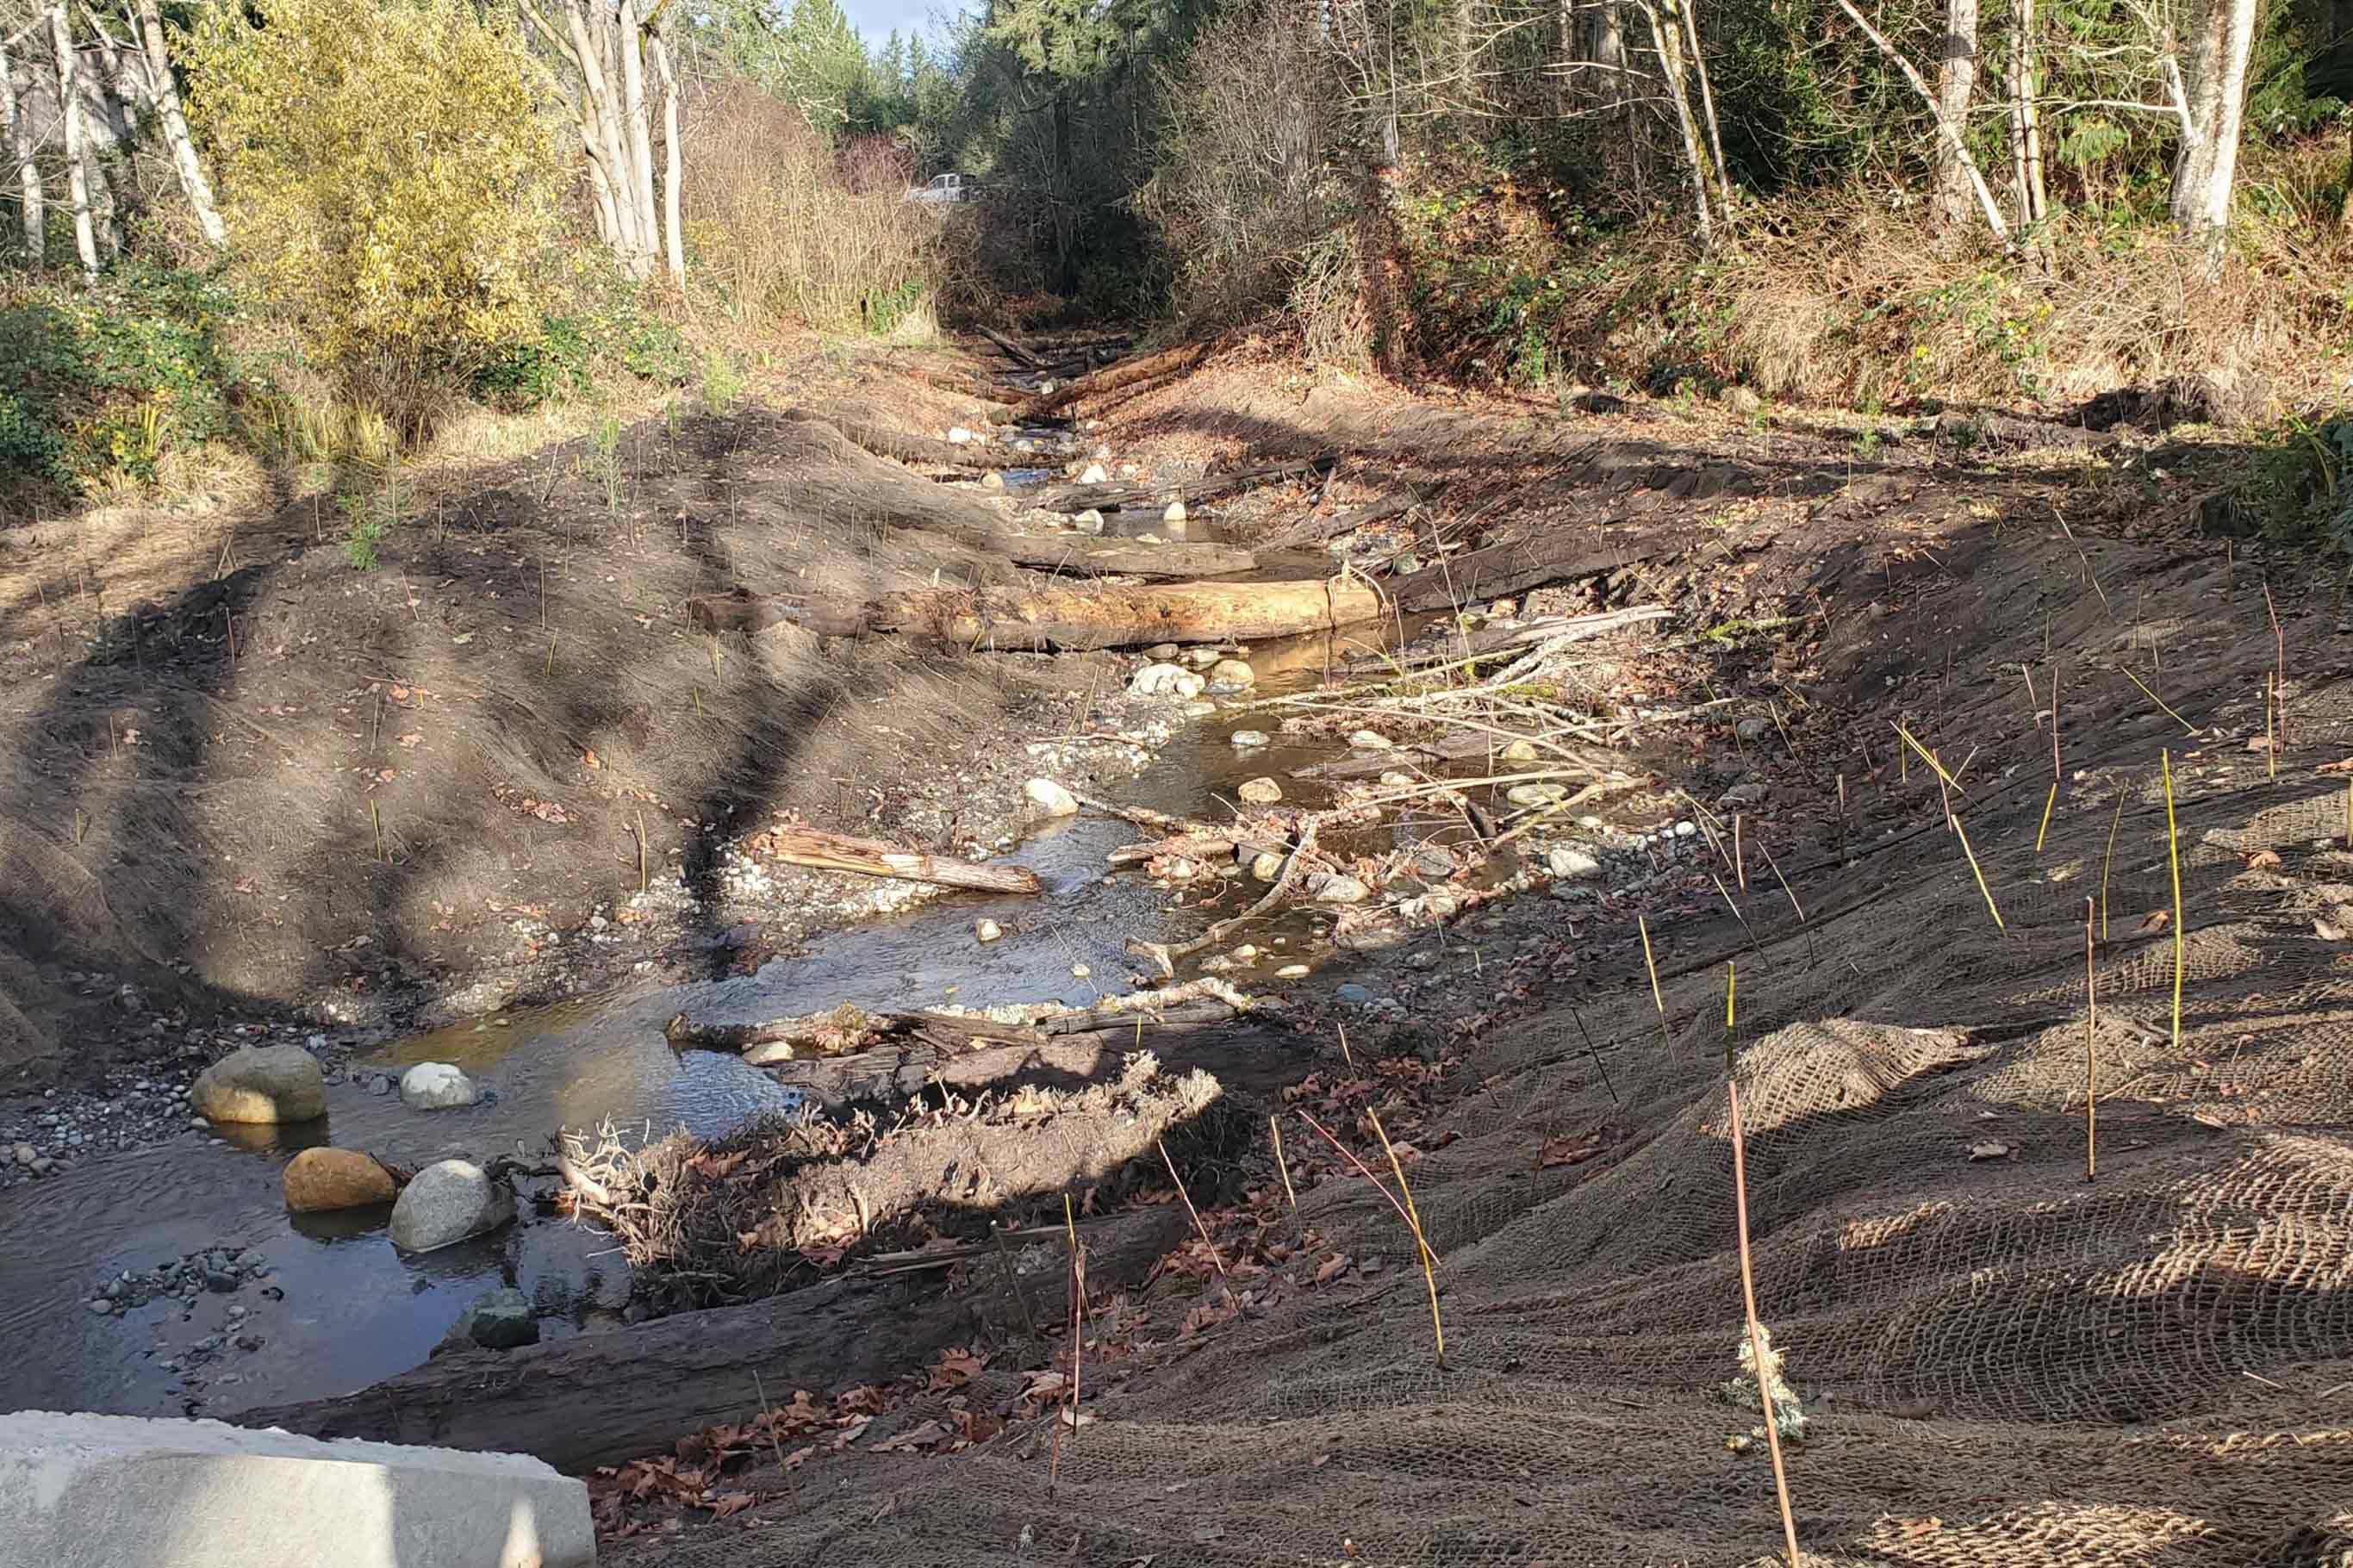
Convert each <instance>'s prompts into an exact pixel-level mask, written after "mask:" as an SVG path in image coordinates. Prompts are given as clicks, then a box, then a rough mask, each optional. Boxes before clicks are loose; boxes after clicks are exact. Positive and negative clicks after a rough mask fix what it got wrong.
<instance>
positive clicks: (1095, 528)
mask: <svg viewBox="0 0 2353 1568" xmlns="http://www.w3.org/2000/svg"><path fill="white" fill-rule="evenodd" d="M1071 527H1072V528H1075V529H1077V530H1078V531H1080V532H1081V533H1084V534H1088V535H1094V534H1099V533H1101V532H1102V531H1103V513H1101V512H1099V511H1097V510H1095V509H1094V508H1092V507H1089V508H1087V510H1084V511H1082V512H1081V513H1079V515H1078V516H1076V517H1074V518H1072V519H1071Z"/></svg>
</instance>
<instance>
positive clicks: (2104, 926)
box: [2100, 784, 2126, 942]
mask: <svg viewBox="0 0 2353 1568" xmlns="http://www.w3.org/2000/svg"><path fill="white" fill-rule="evenodd" d="M2125 793H2126V792H2125V789H2124V786H2123V785H2121V784H2119V785H2117V786H2116V811H2115V813H2114V814H2113V815H2111V816H2109V818H2108V852H2107V854H2106V856H2105V858H2102V860H2101V861H2100V940H2101V941H2102V942H2105V941H2107V940H2108V873H2109V872H2111V871H2113V870H2115V869H2116V824H2118V823H2120V822H2122V821H2123V820H2124V819H2125Z"/></svg>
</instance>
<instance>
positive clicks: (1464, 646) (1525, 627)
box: [1337, 605, 1674, 679]
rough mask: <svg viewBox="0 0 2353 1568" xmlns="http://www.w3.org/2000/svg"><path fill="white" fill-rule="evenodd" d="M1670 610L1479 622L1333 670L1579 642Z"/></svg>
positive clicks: (1378, 670)
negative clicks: (1471, 628)
mask: <svg viewBox="0 0 2353 1568" xmlns="http://www.w3.org/2000/svg"><path fill="white" fill-rule="evenodd" d="M1673 613H1674V612H1673V611H1672V610H1670V609H1669V608H1667V606H1666V605H1628V606H1627V607H1626V608H1625V609H1622V610H1604V611H1601V612H1599V614H1596V615H1590V616H1538V617H1537V618H1536V619H1535V620H1533V621H1525V622H1523V623H1522V624H1520V625H1519V626H1485V627H1482V628H1481V629H1480V630H1478V631H1475V632H1472V633H1470V634H1469V635H1468V636H1465V637H1449V638H1447V639H1446V640H1444V641H1442V642H1438V643H1432V644H1431V645H1430V646H1429V647H1419V648H1410V649H1409V648H1400V649H1398V651H1397V652H1395V653H1391V654H1383V655H1381V656H1380V657H1379V658H1358V659H1351V660H1349V661H1348V662H1347V663H1346V664H1344V665H1342V666H1340V667H1339V670H1338V672H1337V673H1339V674H1341V675H1344V676H1347V677H1350V678H1352V679H1353V678H1355V677H1358V676H1368V675H1369V676H1386V675H1394V674H1396V673H1397V672H1398V671H1399V670H1401V669H1404V670H1412V669H1421V668H1427V667H1428V666H1430V665H1433V664H1457V663H1460V662H1461V661H1462V660H1463V659H1466V658H1483V657H1484V656H1486V655H1488V654H1491V653H1506V652H1509V651H1511V650H1513V649H1515V648H1530V647H1543V646H1544V645H1545V644H1546V643H1560V644H1564V645H1565V644H1567V643H1572V642H1581V641H1584V640H1585V639H1586V638H1588V637H1602V636H1604V635H1606V634H1608V633H1609V632H1614V631H1619V630H1621V629H1623V628H1624V627H1627V626H1639V625H1641V624H1642V623H1643V622H1645V621H1657V620H1664V619H1665V618H1666V617H1667V616H1670V615H1672V614H1673Z"/></svg>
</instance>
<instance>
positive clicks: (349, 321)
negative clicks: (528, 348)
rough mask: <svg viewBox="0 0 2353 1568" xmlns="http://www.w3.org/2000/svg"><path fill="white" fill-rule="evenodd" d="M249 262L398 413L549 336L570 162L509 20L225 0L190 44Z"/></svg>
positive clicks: (425, 1) (326, 367) (294, 1)
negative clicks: (545, 331) (255, 7)
mask: <svg viewBox="0 0 2353 1568" xmlns="http://www.w3.org/2000/svg"><path fill="white" fill-rule="evenodd" d="M185 64H186V68H187V72H188V77H189V89H190V90H189V95H188V113H189V118H190V120H191V121H194V122H195V126H196V128H197V130H198V132H199V134H201V135H202V136H204V137H205V138H206V140H207V141H209V142H210V143H211V155H212V157H213V159H214V161H215V165H216V170H217V174H218V182H219V185H220V195H221V206H222V212H223V216H224V217H225V218H226V219H227V223H228V226H229V231H230V239H231V244H232V247H233V249H234V254H235V265H236V266H237V268H238V269H239V270H240V271H241V273H242V274H243V275H244V280H245V281H246V282H247V284H248V291H249V293H250V295H251V297H253V298H254V299H256V300H259V301H261V302H263V303H264V304H265V305H266V306H267V307H270V308H274V309H276V310H280V311H283V312H284V313H285V314H286V316H287V317H288V318H289V319H290V322H291V324H292V325H293V327H294V329H295V331H296V332H297V334H298V335H299V337H300V340H301V344H302V347H303V351H304V353H305V355H306V357H307V358H308V359H309V360H310V362H311V364H312V365H313V366H315V367H316V368H318V369H320V370H322V371H323V372H325V373H327V374H330V375H332V376H333V377H334V378H336V379H337V380H338V381H339V382H340V383H341V384H343V388H344V390H345V391H346V393H347V394H348V395H354V396H357V397H361V398H364V399H367V400H369V401H373V402H375V403H376V404H377V405H379V406H382V407H383V408H384V409H385V412H386V413H387V414H389V415H391V416H394V417H395V418H396V420H399V421H404V422H405V421H407V420H410V419H414V418H416V417H417V416H419V415H420V414H421V413H422V411H423V409H424V408H425V407H426V406H427V405H428V402H429V399H430V398H431V397H432V396H433V395H435V394H437V393H438V392H440V391H444V390H446V389H447V388H448V387H449V386H450V385H452V384H457V383H462V382H463V381H464V380H465V378H466V377H468V376H469V375H470V374H472V373H473V372H474V371H475V370H476V369H477V368H478V367H479V366H480V365H481V364H482V363H485V362H486V361H488V360H489V359H490V358H491V357H492V356H493V355H495V354H496V353H498V352H499V351H500V350H501V349H502V348H504V347H506V346H508V345H510V344H512V343H515V342H522V341H526V340H528V339H530V338H531V337H532V336H533V333H535V332H536V331H537V330H538V327H539V322H540V314H541V309H542V306H543V289H544V282H543V280H544V279H547V278H548V277H550V276H552V275H553V273H554V268H550V267H549V266H548V261H549V252H550V249H551V247H553V246H554V243H555V241H556V239H557V235H558V227H557V215H558V201H557V197H558V192H559V189H560V182H561V179H562V177H563V171H564V165H563V162H562V158H561V154H560V153H559V149H558V144H557V142H555V140H554V134H553V131H552V125H553V121H551V119H550V117H549V116H547V115H546V114H544V113H543V107H544V106H543V103H542V101H541V99H540V95H539V92H538V90H537V89H536V88H535V85H534V84H535V81H536V79H535V78H534V76H533V72H532V66H531V62H530V61H529V60H528V58H526V57H525V55H524V54H523V52H522V44H521V41H520V40H519V39H518V38H517V37H515V35H514V32H513V30H512V27H511V26H503V25H501V23H500V22H499V21H496V20H492V19H489V18H486V17H485V16H484V15H483V14H482V13H481V12H480V11H479V10H477V9H476V7H475V6H474V5H471V4H470V3H468V0H270V4H269V5H268V7H267V8H266V15H265V16H256V15H255V14H254V13H252V12H250V11H248V9H247V8H246V7H244V6H241V5H234V4H216V5H212V6H210V7H208V8H207V9H206V14H205V17H204V20H203V21H202V22H201V23H200V24H199V25H198V26H197V27H196V29H195V33H194V35H193V37H191V38H190V40H189V47H188V48H187V52H186V56H185Z"/></svg>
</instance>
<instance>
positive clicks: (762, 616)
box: [686, 587, 875, 637]
mask: <svg viewBox="0 0 2353 1568" xmlns="http://www.w3.org/2000/svg"><path fill="white" fill-rule="evenodd" d="M686 618H687V620H688V622H689V623H690V624H691V626H693V627H694V629H695V630H697V631H700V632H709V633H712V634H714V635H718V636H725V635H727V634H729V633H733V632H742V633H744V635H745V636H748V637H756V636H758V635H759V634H760V633H762V632H765V631H769V630H772V629H773V628H775V627H776V626H799V627H800V628H802V629H803V630H805V631H811V632H815V633H816V634H818V636H819V637H864V636H866V635H867V634H868V633H869V632H871V631H873V630H874V629H875V626H874V618H873V616H872V614H871V612H870V611H869V610H868V608H867V606H866V605H862V604H860V603H858V602H857V601H855V600H851V599H842V598H832V597H827V596H824V595H809V594H754V593H753V592H752V591H751V590H750V589H748V588H744V587H736V588H733V589H730V590H729V591H728V592H726V593H724V594H698V595H695V596H694V597H693V598H691V599H689V600H688V601H687V602H686Z"/></svg>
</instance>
